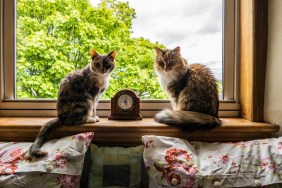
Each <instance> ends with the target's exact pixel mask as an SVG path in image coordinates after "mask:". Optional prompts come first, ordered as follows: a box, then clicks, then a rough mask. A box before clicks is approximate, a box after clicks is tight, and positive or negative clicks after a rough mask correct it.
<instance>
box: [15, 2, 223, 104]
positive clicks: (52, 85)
mask: <svg viewBox="0 0 282 188" xmlns="http://www.w3.org/2000/svg"><path fill="white" fill-rule="evenodd" d="M16 29H17V34H16V36H17V42H16V49H17V65H16V88H17V91H16V97H17V98H18V99H31V98H56V96H57V90H58V86H59V83H60V81H61V79H62V78H63V77H64V76H65V75H67V74H68V73H69V72H71V71H73V70H75V69H79V68H82V67H84V66H85V65H86V64H87V63H89V61H90V56H89V49H91V48H94V49H95V50H97V51H98V52H99V53H108V52H110V51H111V50H113V49H116V50H117V58H116V69H115V71H114V73H113V75H112V77H111V80H110V87H109V89H108V90H107V92H106V93H105V94H104V95H103V98H105V99H109V98H110V97H112V96H113V95H114V94H115V93H116V92H117V91H118V90H120V89H123V88H131V89H132V90H134V91H136V92H137V94H138V95H139V96H140V97H141V98H142V99H166V98H167V96H166V94H165V93H164V92H163V91H162V89H161V88H160V86H159V83H158V80H157V77H156V75H155V72H154V70H153V61H154V56H155V54H154V50H153V49H154V47H155V46H159V47H162V48H174V47H176V46H180V47H181V50H182V56H183V57H185V58H186V59H187V60H188V62H189V63H203V64H206V65H207V66H208V67H210V68H211V70H212V71H213V73H214V75H215V76H216V78H217V79H218V81H219V86H220V87H221V80H222V76H221V74H222V0H213V1H210V0H197V1H195V0H177V1H172V0H166V1H161V0H142V1H136V0H130V1H128V2H126V1H115V0H102V1H95V0H94V1H92V0H91V2H89V1H88V0H44V1H42V0H33V1H30V0H18V1H17V22H16Z"/></svg>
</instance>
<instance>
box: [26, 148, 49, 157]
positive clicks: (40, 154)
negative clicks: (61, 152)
mask: <svg viewBox="0 0 282 188" xmlns="http://www.w3.org/2000/svg"><path fill="white" fill-rule="evenodd" d="M29 154H30V156H31V157H36V158H40V157H44V156H46V155H47V154H48V152H46V151H42V150H40V149H37V150H30V151H29Z"/></svg>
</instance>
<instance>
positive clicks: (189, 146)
mask: <svg viewBox="0 0 282 188" xmlns="http://www.w3.org/2000/svg"><path fill="white" fill-rule="evenodd" d="M142 141H143V143H144V145H145V148H144V154H143V158H144V163H145V167H146V169H147V172H148V174H149V178H150V187H203V188H210V187H260V186H267V185H272V186H273V187H276V186H277V187H279V186H281V183H282V137H280V138H271V139H262V140H253V141H246V142H237V143H204V142H188V141H186V140H184V139H180V138H172V137H163V136H153V135H151V136H143V137H142ZM279 183H280V185H278V184H279ZM274 184H276V185H274Z"/></svg>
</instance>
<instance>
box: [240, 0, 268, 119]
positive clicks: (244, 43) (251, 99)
mask: <svg viewBox="0 0 282 188" xmlns="http://www.w3.org/2000/svg"><path fill="white" fill-rule="evenodd" d="M239 7H240V11H239V14H240V16H239V17H240V24H239V25H240V26H239V27H240V30H239V33H240V34H239V35H240V36H239V40H240V42H239V43H240V57H239V60H240V103H241V116H242V117H243V118H246V119H248V120H250V121H257V122H262V121H264V118H263V104H264V87H265V70H266V61H267V58H266V57H267V28H268V22H267V18H268V15H267V14H268V0H240V6H239Z"/></svg>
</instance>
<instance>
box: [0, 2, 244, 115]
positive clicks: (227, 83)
mask: <svg viewBox="0 0 282 188" xmlns="http://www.w3.org/2000/svg"><path fill="white" fill-rule="evenodd" d="M0 1H1V7H2V8H3V9H4V10H10V9H11V8H14V9H15V8H16V5H15V3H14V0H0ZM224 2H225V3H224V7H225V9H224V10H225V11H224V12H223V13H224V24H223V27H224V35H225V36H227V37H225V38H226V39H225V40H224V41H223V42H224V46H227V47H226V48H224V51H223V54H224V55H223V58H224V62H225V63H224V65H223V66H224V75H223V77H224V79H223V87H224V93H223V100H222V101H221V102H220V106H219V116H220V117H239V116H240V114H239V112H240V105H239V103H238V100H236V97H237V96H236V94H235V92H234V91H235V90H236V87H235V83H236V78H235V71H236V70H235V64H236V62H235V55H236V54H235V50H234V49H235V43H234V41H235V32H234V30H235V29H234V26H235V24H234V22H235V21H234V20H235V11H234V6H235V2H236V0H224ZM226 2H227V3H226ZM6 13H7V14H5V16H6V17H5V18H9V19H4V18H3V15H2V16H1V21H2V22H1V23H3V21H4V23H6V25H5V28H6V29H5V28H4V29H3V28H2V32H4V37H3V35H2V38H1V41H3V43H4V45H5V48H3V46H2V47H1V56H2V59H1V60H2V61H1V66H2V67H1V73H0V74H1V88H0V93H1V101H0V116H18V117H26V116H34V117H42V116H45V117H55V116H56V114H57V113H56V100H45V99H36V100H18V99H15V91H16V88H15V68H16V67H15V64H14V63H13V62H15V59H16V56H15V49H14V46H15V28H14V25H13V22H11V19H12V20H13V19H14V18H15V17H16V16H15V12H13V11H12V12H10V11H6ZM226 18H227V19H226ZM7 28H8V29H7ZM11 41H13V42H11ZM4 50H5V52H3V51H4ZM11 86H13V87H11ZM140 108H141V114H142V115H143V117H153V116H154V114H155V113H156V112H158V111H160V110H161V109H163V108H171V105H170V102H169V100H141V103H140ZM97 114H98V116H100V117H107V116H109V115H110V101H109V100H100V101H99V105H98V106H97Z"/></svg>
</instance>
